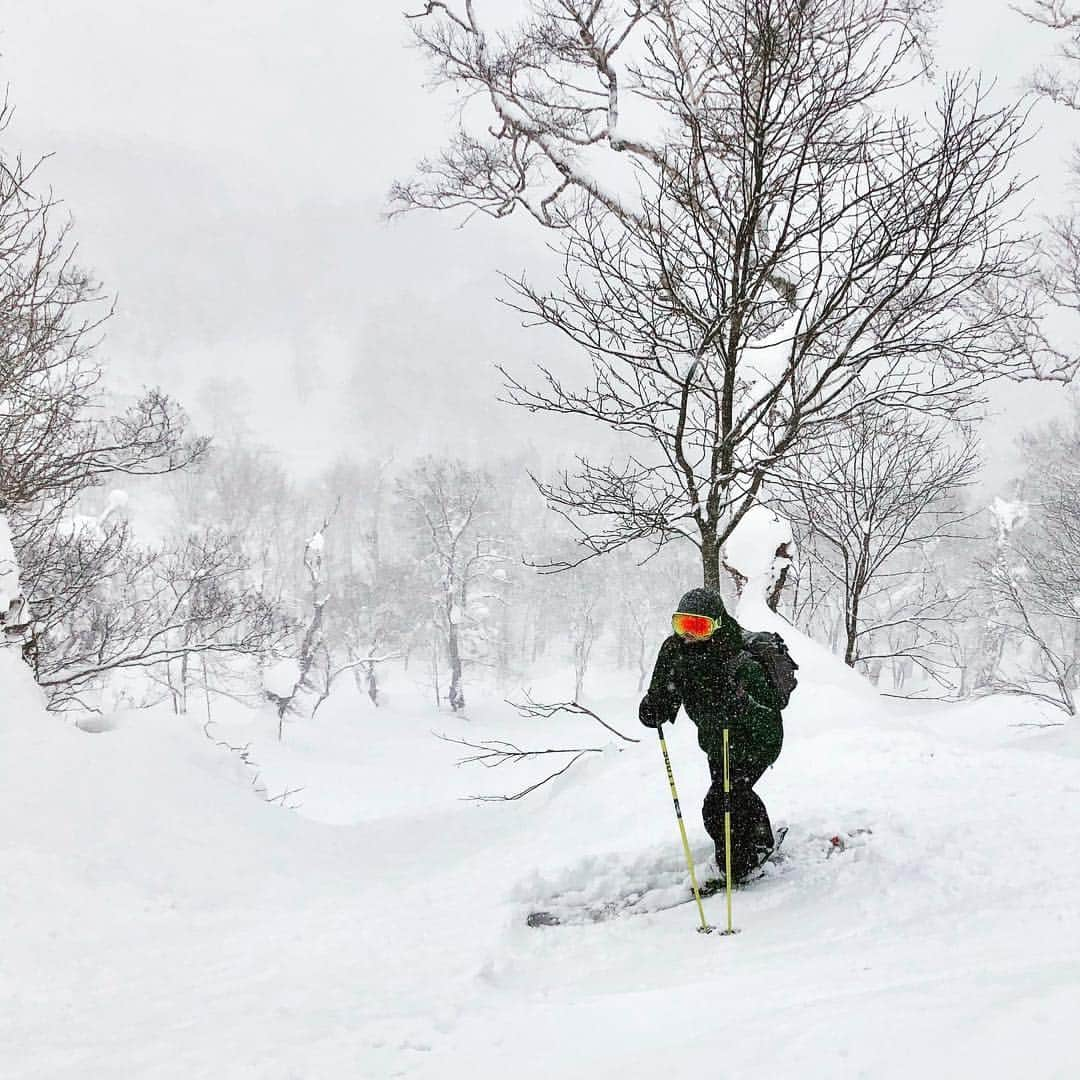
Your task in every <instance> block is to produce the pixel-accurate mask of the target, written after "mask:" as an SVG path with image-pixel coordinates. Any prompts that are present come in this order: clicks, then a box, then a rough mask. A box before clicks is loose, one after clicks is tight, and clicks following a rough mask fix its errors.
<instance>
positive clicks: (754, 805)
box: [701, 731, 779, 881]
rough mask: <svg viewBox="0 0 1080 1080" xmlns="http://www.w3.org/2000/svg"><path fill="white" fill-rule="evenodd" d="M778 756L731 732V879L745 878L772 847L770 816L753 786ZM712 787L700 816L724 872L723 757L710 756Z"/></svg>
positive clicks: (720, 754)
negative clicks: (764, 752)
mask: <svg viewBox="0 0 1080 1080" xmlns="http://www.w3.org/2000/svg"><path fill="white" fill-rule="evenodd" d="M778 756H779V754H778V753H777V754H775V755H772V754H762V753H761V752H760V750H758V749H756V748H755V747H754V746H753V744H752V741H751V740H750V739H749V738H748V737H747V736H746V735H743V734H742V733H738V732H735V731H732V732H731V733H730V735H729V740H728V775H729V776H730V778H731V795H730V799H731V876H732V878H733V879H734V880H735V881H738V880H740V879H741V878H743V877H745V876H746V875H747V874H748V873H750V871H751V870H753V869H754V867H755V866H757V865H758V864H759V863H760V862H761V858H762V854H763V853H764V852H766V851H771V850H772V847H773V842H774V841H773V831H772V824H771V822H770V821H769V812H768V811H767V810H766V809H765V804H764V803H763V802H762V801H761V797H760V796H759V795H758V794H757V792H756V791H754V785H755V784H756V783H757V782H758V781H759V780H760V779H761V777H762V775H763V773H764V772H765V770H766V769H767V768H768V767H769V766H770V765H771V764H772V763H773V762H774V761H775V760H776V758H777V757H778ZM709 773H710V774H711V776H712V785H711V786H710V787H709V790H708V792H707V793H706V795H705V802H704V803H703V804H702V807H701V816H702V820H703V821H704V824H705V831H706V832H707V833H708V834H709V836H711V837H712V840H713V843H714V844H715V845H716V864H717V866H718V867H719V868H720V871H721V873H722V872H723V870H724V756H723V751H722V750H718V751H716V752H715V753H711V754H709Z"/></svg>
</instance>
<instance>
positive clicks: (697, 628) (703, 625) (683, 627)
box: [671, 611, 718, 641]
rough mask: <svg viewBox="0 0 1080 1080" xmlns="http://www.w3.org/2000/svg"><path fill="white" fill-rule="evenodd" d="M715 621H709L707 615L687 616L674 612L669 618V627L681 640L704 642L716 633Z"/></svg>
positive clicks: (682, 612) (684, 613) (680, 612)
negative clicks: (688, 639)
mask: <svg viewBox="0 0 1080 1080" xmlns="http://www.w3.org/2000/svg"><path fill="white" fill-rule="evenodd" d="M717 625H718V624H717V621H716V620H715V619H710V618H709V616H708V615H688V614H687V613H686V612H684V611H676V612H675V614H674V615H672V616H671V626H672V629H674V631H675V633H676V634H678V635H679V637H681V638H690V639H691V640H692V641H705V640H706V639H707V638H711V637H712V636H713V634H715V633H716V627H717Z"/></svg>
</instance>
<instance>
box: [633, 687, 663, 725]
mask: <svg viewBox="0 0 1080 1080" xmlns="http://www.w3.org/2000/svg"><path fill="white" fill-rule="evenodd" d="M638 719H639V720H640V721H641V722H642V723H643V724H644V725H645V726H646V727H651V728H658V727H659V726H660V725H661V724H662V723H663V722H664V718H663V717H662V716H661V715H660V712H659V710H658V709H657V708H656V706H655V705H654V704H653V703H652V702H651V701H650V700H649V696H648V694H646V695H645V697H643V698H642V699H641V704H640V705H639V706H638Z"/></svg>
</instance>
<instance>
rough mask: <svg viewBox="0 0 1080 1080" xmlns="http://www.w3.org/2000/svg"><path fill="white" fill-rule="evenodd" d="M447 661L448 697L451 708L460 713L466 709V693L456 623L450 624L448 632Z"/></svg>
mask: <svg viewBox="0 0 1080 1080" xmlns="http://www.w3.org/2000/svg"><path fill="white" fill-rule="evenodd" d="M446 651H447V659H448V660H449V662H450V691H449V693H448V694H447V695H446V697H447V700H448V701H449V702H450V708H451V709H453V710H454V712H460V711H461V710H462V709H464V708H465V691H464V690H463V689H462V687H461V650H460V649H459V647H458V631H457V624H456V623H453V622H452V623H449V624H448V626H447V632H446Z"/></svg>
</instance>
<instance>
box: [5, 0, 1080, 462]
mask: <svg viewBox="0 0 1080 1080" xmlns="http://www.w3.org/2000/svg"><path fill="white" fill-rule="evenodd" d="M485 3H486V5H487V6H488V7H490V8H492V9H494V8H496V7H502V6H504V5H505V0H477V6H478V8H479V9H480V10H481V12H482V11H483V8H484V6H485ZM401 9H402V5H401V4H400V3H399V2H397V0H348V2H338V0H319V2H318V3H310V2H307V0H304V2H301V0H183V2H179V0H175V2H174V0H108V2H107V3H104V2H92V0H0V51H2V53H3V58H2V61H0V63H2V74H3V77H4V78H5V79H6V81H7V82H8V83H9V85H10V91H11V98H12V101H13V102H14V104H15V105H16V110H17V111H16V117H15V121H14V123H13V124H12V125H11V127H10V128H9V131H8V133H7V135H6V136H5V143H4V145H5V149H6V152H9V153H10V152H11V151H12V150H14V149H18V150H21V151H22V152H23V153H24V155H26V156H34V155H37V154H40V153H43V152H52V153H53V154H54V156H53V158H52V159H51V160H50V161H49V162H48V164H47V177H48V181H49V182H50V183H51V184H52V185H53V187H54V188H55V190H56V193H57V194H58V195H59V196H61V197H62V198H63V199H64V200H65V202H66V204H67V206H68V209H69V210H70V211H71V213H72V214H73V216H74V218H75V221H76V229H77V237H78V240H79V243H80V250H81V256H82V259H83V262H84V263H85V264H86V265H89V266H91V267H93V268H94V269H95V271H96V272H97V273H98V275H99V276H100V277H101V279H102V280H103V281H104V283H105V285H106V286H107V288H108V289H110V290H112V291H114V292H115V293H117V294H118V298H119V310H118V315H117V317H116V319H115V320H114V323H113V325H112V327H111V329H110V332H109V338H108V341H107V345H106V349H107V355H108V356H109V357H110V360H111V362H112V364H113V370H114V372H115V376H116V379H117V381H119V380H120V379H121V378H122V379H123V380H124V381H125V382H128V383H158V384H161V385H163V386H164V387H165V388H166V389H168V390H170V391H172V392H174V393H176V394H177V395H179V396H180V397H181V398H182V399H183V400H184V402H185V404H186V405H187V406H188V407H189V409H190V411H191V412H192V413H193V415H194V416H195V417H196V419H197V420H198V421H199V422H200V423H201V424H202V425H203V426H205V427H212V428H215V429H216V430H217V431H218V433H219V434H220V433H223V432H227V431H228V429H229V428H230V427H239V428H246V430H247V431H248V433H249V434H251V435H252V436H253V437H256V438H258V439H260V440H261V441H265V442H273V443H274V444H275V445H277V446H278V447H279V448H280V450H281V452H282V454H283V456H284V457H286V458H287V459H288V460H290V461H291V462H292V463H294V464H295V465H296V466H297V467H298V468H300V469H303V470H307V469H310V468H314V467H317V466H318V465H319V464H320V463H322V462H324V461H327V460H329V459H331V458H332V457H333V456H335V455H336V454H338V453H342V452H351V453H353V454H357V455H360V454H365V453H370V452H379V451H382V450H385V449H387V448H393V449H395V450H396V452H397V453H398V454H399V455H401V456H407V455H408V454H410V453H412V452H413V451H414V450H416V449H446V448H455V449H457V448H460V450H461V451H462V452H464V453H465V454H466V455H472V454H475V453H479V452H480V451H481V450H482V449H483V448H485V447H488V448H490V446H491V445H492V440H497V441H498V442H501V443H504V444H514V445H518V444H523V443H527V442H532V443H534V444H535V445H537V446H541V447H544V446H551V445H555V446H562V445H572V443H573V440H574V438H575V434H574V429H572V428H569V427H567V426H566V425H562V426H558V425H552V424H551V423H550V422H546V421H545V420H544V419H543V418H539V417H529V416H526V415H523V414H522V415H519V414H518V413H517V412H516V411H515V410H512V409H510V408H509V407H506V406H501V405H498V404H497V403H496V402H495V400H494V398H495V395H496V393H497V391H498V388H499V380H498V376H497V374H496V373H495V372H494V371H493V370H492V366H491V365H492V364H493V363H494V362H496V361H500V360H510V361H511V362H518V361H523V360H527V359H529V358H533V357H535V358H539V357H542V356H544V355H546V353H547V352H548V351H549V350H552V349H558V348H562V346H561V345H560V344H559V343H558V342H556V341H553V340H552V339H551V338H549V337H546V336H544V335H543V334H539V333H537V332H533V333H528V332H525V331H522V330H520V329H519V328H518V325H517V320H516V319H515V318H514V317H512V316H511V315H510V314H509V313H507V312H505V311H504V310H501V309H500V308H499V307H498V305H497V304H496V303H495V302H494V299H493V298H494V296H495V295H496V294H497V293H498V291H499V281H498V278H497V274H496V270H497V269H506V270H511V271H513V270H517V269H520V268H521V267H522V266H523V265H525V263H526V262H528V261H529V260H530V259H531V258H532V257H533V255H534V252H535V249H536V248H537V247H538V244H539V239H540V238H538V237H536V236H535V235H534V233H533V232H532V230H530V229H528V228H526V227H525V223H521V224H518V225H515V224H503V223H500V224H493V223H487V222H483V223H478V224H477V225H475V226H470V227H469V228H467V229H456V228H454V223H453V222H451V221H450V220H449V219H447V218H441V217H436V216H420V217H412V218H409V219H406V220H404V221H398V222H395V223H392V224H389V225H388V224H386V223H384V222H383V221H381V220H380V216H379V215H380V211H381V209H382V208H383V203H384V198H385V194H386V191H387V189H388V187H389V185H390V183H391V181H392V180H393V179H394V178H395V177H402V176H404V175H407V174H408V172H409V170H410V168H411V166H412V164H413V163H414V162H415V160H416V159H417V158H418V157H420V156H421V155H422V154H423V153H424V152H425V151H428V152H430V151H434V150H436V149H437V148H438V146H439V145H440V143H441V142H442V140H443V137H444V135H445V133H446V132H447V130H448V128H449V105H448V103H447V102H445V101H443V100H440V99H437V98H433V97H432V96H431V95H430V94H429V93H428V92H427V91H426V90H425V89H424V86H423V82H424V78H425V73H424V69H423V66H422V64H421V62H420V58H419V57H418V56H417V54H416V53H414V52H413V51H411V50H410V49H408V48H407V47H406V42H407V38H408V35H407V31H406V30H405V27H404V23H403V20H402V19H401V15H400V12H401ZM1052 47H1053V42H1052V39H1050V38H1049V37H1048V36H1047V35H1046V34H1045V33H1044V32H1041V31H1038V30H1036V29H1034V28H1030V27H1028V26H1026V24H1025V23H1024V22H1023V21H1022V20H1021V19H1020V17H1019V16H1017V15H1016V14H1015V13H1013V12H1011V11H1010V10H1009V6H1008V4H1007V3H1005V2H1003V0H1002V2H999V0H943V3H942V19H941V24H940V30H939V34H938V61H939V67H940V69H941V70H942V71H945V70H949V69H955V68H957V67H976V68H980V69H981V70H983V71H985V72H986V73H987V74H988V75H989V76H991V77H993V78H996V79H997V80H998V86H999V93H1001V94H1003V95H1005V94H1008V95H1013V94H1015V93H1017V92H1018V90H1019V86H1020V83H1021V81H1022V80H1023V78H1024V76H1025V75H1026V74H1027V73H1028V72H1029V71H1030V70H1031V69H1032V68H1033V67H1035V66H1036V65H1037V64H1038V63H1039V62H1041V61H1043V60H1046V59H1048V58H1049V54H1050V50H1051V49H1052ZM1036 119H1037V122H1038V123H1039V124H1040V125H1041V126H1042V130H1041V132H1039V133H1037V134H1036V136H1035V138H1034V140H1033V142H1032V145H1031V146H1030V147H1029V148H1028V150H1027V151H1026V152H1025V157H1024V159H1023V160H1022V162H1021V167H1022V169H1023V170H1024V171H1026V172H1029V173H1031V174H1033V175H1035V176H1036V177H1037V182H1036V186H1035V195H1036V197H1037V198H1038V199H1039V200H1040V206H1042V207H1043V208H1046V209H1052V208H1053V206H1054V205H1055V204H1056V203H1058V202H1060V199H1061V196H1062V192H1063V186H1062V183H1061V180H1060V177H1061V174H1062V165H1063V162H1064V160H1065V158H1066V157H1067V155H1068V152H1069V144H1070V142H1071V141H1073V140H1074V139H1075V138H1077V136H1078V135H1080V131H1078V130H1077V125H1076V124H1075V122H1074V121H1073V120H1072V118H1071V117H1069V116H1067V115H1063V114H1062V113H1060V112H1058V111H1055V110H1053V109H1052V108H1049V107H1046V106H1040V107H1039V109H1038V111H1037V115H1036ZM1060 395H1061V392H1060V390H1057V389H1056V388H1052V389H1047V388H1034V389H1028V390H1024V391H1021V392H1016V391H1015V390H1010V391H1009V392H1007V393H1000V394H998V395H996V398H995V405H996V407H997V409H998V414H997V417H996V419H995V421H994V422H993V425H992V427H991V428H990V432H989V433H990V436H991V437H990V438H989V440H988V443H989V447H988V449H989V457H990V464H991V476H992V478H994V479H995V480H996V478H997V477H999V476H1004V474H1005V471H1006V468H1007V459H1008V456H1009V449H1008V448H1009V444H1010V440H1011V438H1012V437H1013V435H1014V434H1015V432H1016V431H1017V430H1018V429H1019V428H1020V427H1021V426H1022V425H1023V422H1024V420H1025V419H1026V418H1027V417H1028V416H1036V415H1042V414H1044V413H1046V412H1047V411H1048V410H1051V409H1053V408H1054V407H1055V406H1056V404H1057V401H1058V399H1059V398H1060Z"/></svg>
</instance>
